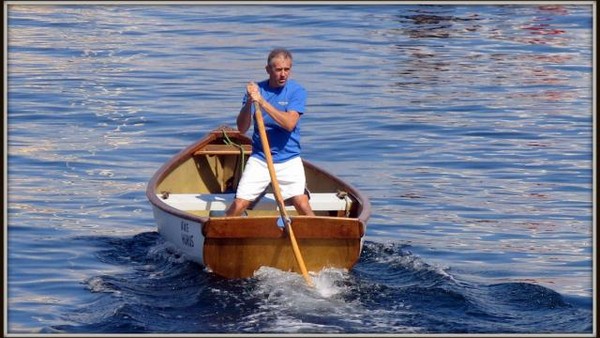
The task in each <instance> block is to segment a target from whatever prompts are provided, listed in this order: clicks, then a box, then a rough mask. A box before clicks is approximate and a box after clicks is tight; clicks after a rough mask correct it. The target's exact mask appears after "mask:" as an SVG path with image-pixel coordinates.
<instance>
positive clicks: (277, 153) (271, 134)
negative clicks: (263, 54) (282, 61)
mask: <svg viewBox="0 0 600 338" xmlns="http://www.w3.org/2000/svg"><path fill="white" fill-rule="evenodd" d="M258 87H259V88H260V95H262V97H263V98H264V99H265V100H266V101H267V102H269V103H270V104H271V105H272V106H273V107H275V108H277V109H278V110H280V111H283V112H287V111H290V110H293V111H296V112H298V113H299V114H300V115H302V114H304V105H305V103H306V90H304V88H303V87H302V86H301V85H300V84H299V83H298V82H296V81H294V80H292V79H290V80H288V81H287V82H286V84H285V86H283V87H279V88H271V87H270V86H269V80H264V81H262V82H259V83H258ZM247 100H248V95H247V94H246V95H244V99H243V102H242V104H245V103H246V101H247ZM254 113H255V111H254V105H252V114H254ZM262 115H263V120H264V122H265V130H266V132H267V138H268V139H269V146H270V147H271V156H272V157H273V162H274V163H282V162H286V161H288V160H291V159H292V158H294V157H297V156H300V150H301V147H300V120H298V123H297V124H296V127H295V128H294V130H292V131H291V132H289V131H287V130H286V129H284V128H283V127H281V126H279V125H278V124H277V122H275V120H273V118H271V116H270V115H269V114H267V113H266V112H264V111H263V112H262ZM252 156H256V157H258V158H259V159H261V160H263V161H266V160H267V159H266V157H265V154H264V152H263V148H262V142H261V141H260V133H259V132H258V125H257V123H256V117H254V133H253V134H252Z"/></svg>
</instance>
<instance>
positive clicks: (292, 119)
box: [238, 82, 300, 132]
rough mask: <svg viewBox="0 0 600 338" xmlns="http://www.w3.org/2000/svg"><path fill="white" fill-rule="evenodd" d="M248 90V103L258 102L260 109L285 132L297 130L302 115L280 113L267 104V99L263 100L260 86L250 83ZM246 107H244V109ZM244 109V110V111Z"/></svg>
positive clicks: (293, 112) (288, 112) (292, 111)
mask: <svg viewBox="0 0 600 338" xmlns="http://www.w3.org/2000/svg"><path fill="white" fill-rule="evenodd" d="M246 88H247V90H248V96H249V100H248V101H253V102H258V104H259V105H260V107H261V108H262V109H263V110H264V111H265V112H266V113H267V114H269V115H270V116H271V117H272V118H273V120H275V122H277V124H278V125H280V126H281V127H282V128H284V129H285V130H287V131H290V132H291V131H292V130H294V128H296V125H297V124H298V120H300V113H298V112H297V111H294V110H289V111H287V112H283V111H280V110H278V109H277V108H275V107H273V106H272V105H271V104H270V103H269V102H267V101H266V100H265V99H263V98H262V96H261V95H260V90H259V89H258V85H257V84H256V83H253V82H250V83H248V86H247V87H246ZM248 101H247V102H246V105H247V104H248ZM245 107H246V106H244V108H245ZM244 108H242V109H244ZM248 109H250V108H248ZM238 120H239V116H238ZM238 129H239V123H238Z"/></svg>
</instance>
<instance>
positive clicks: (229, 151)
mask: <svg viewBox="0 0 600 338" xmlns="http://www.w3.org/2000/svg"><path fill="white" fill-rule="evenodd" d="M242 147H243V148H244V153H245V154H246V155H250V154H252V146H251V145H249V144H244V145H242ZM239 154H240V148H237V147H234V146H231V145H227V144H207V145H206V146H204V147H202V149H198V150H196V151H195V152H194V155H239Z"/></svg>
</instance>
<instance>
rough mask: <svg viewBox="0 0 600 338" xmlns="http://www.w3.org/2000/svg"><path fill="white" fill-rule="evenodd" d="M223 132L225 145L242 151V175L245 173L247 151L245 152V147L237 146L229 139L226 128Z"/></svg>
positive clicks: (240, 165)
mask: <svg viewBox="0 0 600 338" xmlns="http://www.w3.org/2000/svg"><path fill="white" fill-rule="evenodd" d="M221 131H222V132H223V138H224V140H223V143H225V144H226V145H228V146H233V147H236V148H238V149H239V150H240V155H241V158H240V161H239V168H240V174H241V173H243V172H244V166H245V161H244V159H245V158H246V151H245V150H244V147H243V146H242V145H241V144H237V143H235V142H233V141H232V140H231V139H230V138H229V135H227V131H226V130H225V128H223V129H222V130H221Z"/></svg>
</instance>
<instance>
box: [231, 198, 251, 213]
mask: <svg viewBox="0 0 600 338" xmlns="http://www.w3.org/2000/svg"><path fill="white" fill-rule="evenodd" d="M249 206H250V201H247V200H244V199H241V198H236V199H235V200H233V203H231V205H230V206H229V208H228V209H227V211H226V212H225V216H227V217H230V216H240V215H241V214H242V213H243V212H244V211H245V210H246V209H247V208H248V207H249Z"/></svg>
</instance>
